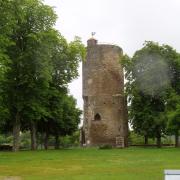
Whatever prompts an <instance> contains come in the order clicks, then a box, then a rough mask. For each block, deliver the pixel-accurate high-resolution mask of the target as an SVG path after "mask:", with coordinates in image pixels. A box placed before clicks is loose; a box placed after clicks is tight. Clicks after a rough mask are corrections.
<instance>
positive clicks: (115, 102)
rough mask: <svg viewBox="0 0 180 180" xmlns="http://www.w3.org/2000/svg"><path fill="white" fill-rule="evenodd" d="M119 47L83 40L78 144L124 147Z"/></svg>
mask: <svg viewBox="0 0 180 180" xmlns="http://www.w3.org/2000/svg"><path fill="white" fill-rule="evenodd" d="M122 54H123V52H122V49H121V48H120V47H118V46H115V45H109V44H98V43H97V40H96V39H94V38H91V39H89V40H88V41H87V58H86V60H85V61H84V62H83V100H84V121H83V128H82V134H81V141H82V144H86V145H87V146H99V145H106V144H108V145H112V146H118V147H125V146H127V144H128V143H127V135H128V121H127V104H126V100H125V99H126V98H125V97H124V75H123V68H122V67H121V64H120V60H121V57H122Z"/></svg>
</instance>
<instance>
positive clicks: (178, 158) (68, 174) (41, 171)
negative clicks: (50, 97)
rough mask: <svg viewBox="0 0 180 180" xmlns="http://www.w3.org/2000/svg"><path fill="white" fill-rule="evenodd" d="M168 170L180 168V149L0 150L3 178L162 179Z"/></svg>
mask: <svg viewBox="0 0 180 180" xmlns="http://www.w3.org/2000/svg"><path fill="white" fill-rule="evenodd" d="M164 169H180V149H176V148H162V149H156V148H128V149H110V150H99V149H69V150H49V151H37V152H32V151H22V152H18V153H12V152H0V179H4V178H5V177H7V176H14V177H17V178H15V179H22V180H34V179H35V180H36V179H37V180H57V179H60V180H61V179H62V180H63V179H67V180H81V179H82V180H111V179H113V180H119V179H120V180H136V179H137V180H146V179H147V180H162V179H163V177H164V175H163V171H164ZM18 177H19V178H18Z"/></svg>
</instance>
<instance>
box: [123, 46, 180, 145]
mask: <svg viewBox="0 0 180 180" xmlns="http://www.w3.org/2000/svg"><path fill="white" fill-rule="evenodd" d="M177 62H179V54H178V53H177V52H176V51H175V50H174V49H173V48H171V47H170V46H167V45H162V46H160V45H158V44H157V43H154V42H146V43H145V44H144V47H143V48H142V49H140V50H138V51H136V52H135V54H134V56H133V57H132V58H129V57H128V56H124V62H123V63H124V67H125V69H126V78H127V81H128V82H127V84H126V92H127V94H128V99H129V104H130V108H129V112H130V122H131V124H132V127H133V128H134V130H135V132H137V133H139V134H141V135H143V136H145V142H146V143H147V138H148V137H156V138H157V145H158V147H160V146H161V136H162V135H163V134H164V133H165V132H166V124H167V116H166V113H165V112H166V106H167V103H168V102H167V99H168V97H169V89H171V87H172V88H176V89H178V87H179V85H178V84H179V81H178V82H177V80H178V79H179V75H178V73H177V66H175V64H177ZM178 71H179V70H178Z"/></svg>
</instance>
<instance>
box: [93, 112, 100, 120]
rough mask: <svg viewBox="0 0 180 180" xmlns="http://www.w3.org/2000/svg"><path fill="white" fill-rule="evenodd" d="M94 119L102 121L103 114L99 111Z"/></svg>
mask: <svg viewBox="0 0 180 180" xmlns="http://www.w3.org/2000/svg"><path fill="white" fill-rule="evenodd" d="M94 120H95V121H100V120H101V116H100V114H99V113H97V114H96V115H95V116H94Z"/></svg>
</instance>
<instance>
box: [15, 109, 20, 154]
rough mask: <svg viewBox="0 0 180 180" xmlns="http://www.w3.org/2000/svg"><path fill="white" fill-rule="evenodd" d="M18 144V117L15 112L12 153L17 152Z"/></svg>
mask: <svg viewBox="0 0 180 180" xmlns="http://www.w3.org/2000/svg"><path fill="white" fill-rule="evenodd" d="M19 144H20V115H19V112H17V114H16V117H15V122H14V124H13V151H14V152H16V151H19Z"/></svg>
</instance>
